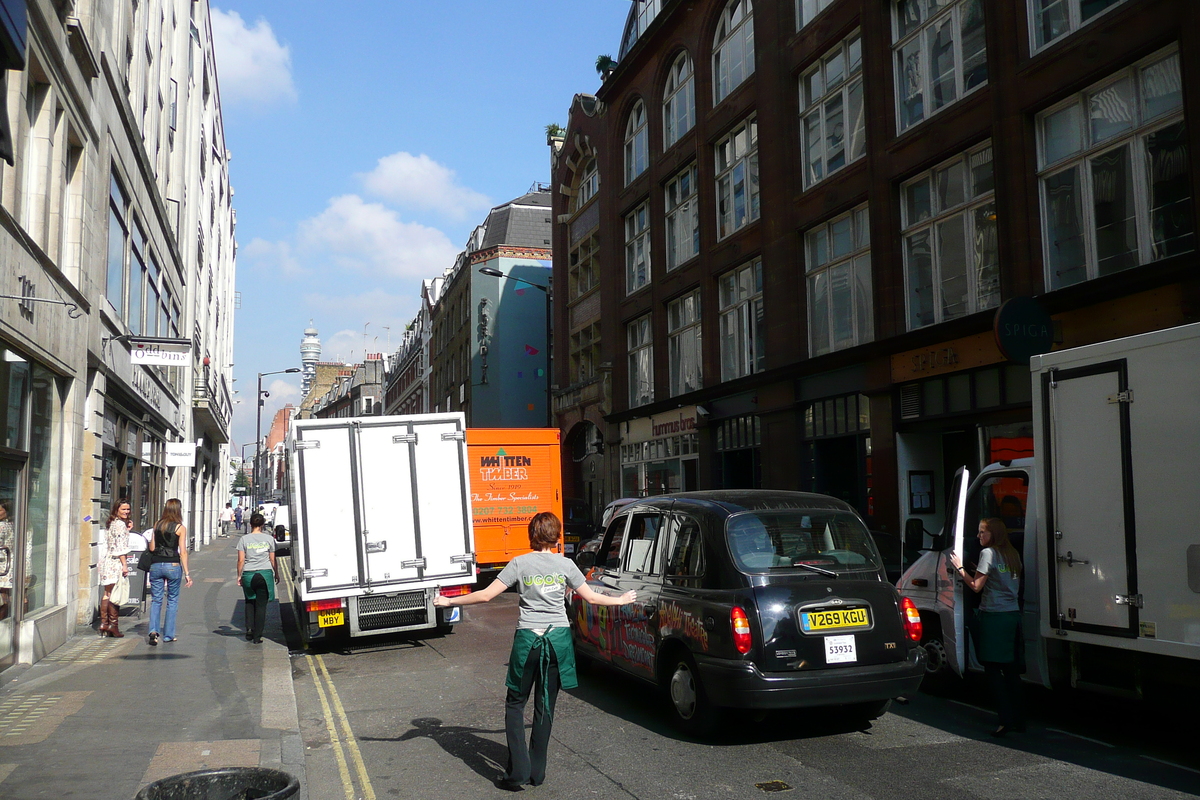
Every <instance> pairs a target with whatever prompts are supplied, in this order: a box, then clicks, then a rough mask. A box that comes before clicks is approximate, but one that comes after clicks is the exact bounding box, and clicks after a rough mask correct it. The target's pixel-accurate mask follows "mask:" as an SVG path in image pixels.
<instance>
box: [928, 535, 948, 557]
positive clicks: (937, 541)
mask: <svg viewBox="0 0 1200 800" xmlns="http://www.w3.org/2000/svg"><path fill="white" fill-rule="evenodd" d="M948 546H949V545H948V544H947V543H946V534H944V533H936V534H934V536H933V544H931V545H930V546H929V549H930V550H933V551H935V552H938V553H940V552H942V551H943V550H945V549H946V548H947V547H948Z"/></svg>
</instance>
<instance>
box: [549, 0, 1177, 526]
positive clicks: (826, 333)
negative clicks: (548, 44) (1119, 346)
mask: <svg viewBox="0 0 1200 800" xmlns="http://www.w3.org/2000/svg"><path fill="white" fill-rule="evenodd" d="M1198 23H1200V6H1198V5H1197V4H1195V3H1190V2H1185V1H1184V0H1108V2H1096V1H1089V0H1055V1H1054V2H1051V1H1050V0H1028V2H1001V1H1000V0H946V1H945V2H929V1H928V0H889V1H888V2H877V1H875V0H758V2H755V3H753V4H751V3H750V2H749V1H748V0H711V1H710V2H696V1H695V0H693V2H686V3H685V2H678V1H677V0H665V1H664V2H657V1H656V0H651V2H645V3H637V4H634V7H633V10H632V11H631V14H630V18H629V22H628V24H627V26H626V30H625V33H624V36H623V38H622V47H621V51H620V53H619V57H618V59H617V65H616V67H615V69H614V70H612V71H611V72H610V73H609V74H607V75H606V76H605V79H604V81H603V84H602V86H601V88H600V89H599V91H597V92H596V94H595V96H594V97H593V96H590V95H577V96H576V98H575V99H574V101H573V103H572V106H571V112H570V118H569V121H568V125H567V131H566V135H565V137H564V140H563V143H562V145H561V147H560V148H558V149H557V152H556V155H555V166H554V173H553V186H554V199H553V211H554V215H555V225H554V231H553V239H554V252H555V263H554V275H555V285H556V286H559V287H566V288H565V291H562V292H560V295H559V297H558V298H556V299H557V300H558V302H557V303H556V305H555V309H554V315H555V316H554V322H555V324H556V326H557V329H558V330H561V331H563V336H562V337H561V338H562V339H563V340H564V342H565V344H564V348H563V349H564V350H565V351H566V352H565V354H564V355H565V357H564V358H558V359H556V360H555V365H554V369H555V375H554V377H555V383H556V384H557V385H558V386H559V387H561V388H560V389H559V391H558V393H557V397H556V402H555V411H556V412H557V414H558V420H559V423H560V426H561V428H562V430H563V435H564V441H566V442H567V444H568V446H570V447H572V448H573V451H574V452H575V455H576V458H575V459H573V460H571V461H568V462H567V466H565V467H564V472H565V474H564V487H565V492H566V493H567V495H568V496H570V495H572V494H575V495H576V496H586V495H587V492H588V491H591V492H593V493H597V492H598V494H599V497H600V499H599V500H597V501H595V502H596V504H599V503H602V502H603V501H604V500H605V499H611V498H613V497H618V496H623V495H633V494H652V493H658V492H664V491H676V490H685V489H691V488H720V487H743V486H764V487H775V488H786V489H808V490H816V491H820V492H826V493H829V494H833V495H836V496H839V497H842V498H844V499H846V500H848V501H849V502H851V503H852V504H854V505H855V506H856V507H857V508H858V509H859V510H860V511H861V512H862V513H863V514H864V516H865V517H866V518H867V520H868V524H869V525H871V526H872V527H873V528H876V529H879V530H886V531H897V530H898V529H899V528H900V527H901V526H902V524H903V523H904V521H905V520H906V519H908V518H910V517H912V516H914V515H915V516H917V517H919V518H920V519H921V520H922V521H923V523H924V525H925V527H926V528H927V529H928V530H937V528H938V527H939V526H940V525H941V516H940V511H939V509H941V508H943V507H944V500H945V493H946V488H947V486H948V477H947V476H952V475H953V470H954V469H955V468H956V467H957V466H958V465H960V464H968V465H971V466H974V467H978V466H980V465H981V464H983V463H988V462H990V461H992V460H997V459H999V458H1011V457H1013V456H1017V455H1022V454H1028V453H1029V452H1030V449H1031V448H1032V440H1031V435H1032V434H1031V429H1030V427H1031V426H1030V421H1031V405H1030V402H1031V400H1030V398H1031V388H1030V381H1029V376H1028V369H1027V367H1025V366H1023V365H1021V364H1019V363H1015V362H1012V361H1010V360H1008V359H1007V358H1006V357H1005V355H1004V352H1003V351H1002V350H1001V349H1000V346H999V345H998V341H997V337H996V336H995V334H994V332H993V324H994V321H995V319H996V316H997V310H998V309H999V308H1000V307H1001V305H1002V304H1004V303H1005V302H1007V301H1009V300H1012V299H1014V298H1035V299H1036V302H1037V305H1038V306H1040V308H1041V309H1043V310H1044V312H1046V313H1048V314H1049V315H1050V316H1051V317H1052V318H1053V321H1054V327H1055V328H1056V329H1057V330H1058V340H1059V341H1058V343H1057V344H1056V345H1055V346H1058V347H1063V346H1065V347H1069V346H1076V345H1081V344H1086V343H1090V342H1096V341H1101V340H1105V339H1110V338H1114V337H1118V336H1124V335H1129V334H1134V333H1139V332H1144V331H1148V330H1154V329H1159V328H1165V327H1171V326H1175V325H1179V324H1182V323H1185V322H1188V321H1194V320H1196V319H1197V318H1198V317H1200V281H1198V278H1197V273H1196V256H1195V229H1196V207H1195V203H1194V201H1193V198H1194V197H1195V196H1196V192H1197V189H1198V188H1200V187H1198V185H1197V173H1196V170H1195V169H1194V167H1193V166H1192V165H1191V162H1190V156H1189V154H1190V152H1193V151H1195V150H1196V147H1197V133H1196V126H1195V125H1191V126H1189V125H1187V124H1186V122H1187V120H1188V119H1189V118H1194V117H1195V116H1196V115H1197V114H1198V113H1200V92H1197V90H1196V87H1197V86H1198V85H1200V49H1198V48H1197V44H1198V43H1197V41H1195V40H1196V39H1197V37H1198V36H1200V24H1198ZM1188 41H1191V42H1192V44H1191V45H1188V44H1187V42H1188ZM589 460H590V463H589Z"/></svg>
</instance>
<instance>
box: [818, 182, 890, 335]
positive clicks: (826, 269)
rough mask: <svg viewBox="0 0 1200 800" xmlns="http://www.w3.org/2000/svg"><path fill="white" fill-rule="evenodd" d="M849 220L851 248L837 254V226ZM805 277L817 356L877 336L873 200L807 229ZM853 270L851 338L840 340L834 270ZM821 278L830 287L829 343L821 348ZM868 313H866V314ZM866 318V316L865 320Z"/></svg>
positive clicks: (827, 312)
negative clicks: (818, 335) (821, 242)
mask: <svg viewBox="0 0 1200 800" xmlns="http://www.w3.org/2000/svg"><path fill="white" fill-rule="evenodd" d="M843 221H846V222H848V223H849V227H850V230H849V233H850V248H849V250H847V251H845V252H844V253H838V254H836V255H835V254H834V249H835V241H836V239H835V236H836V230H835V229H836V227H837V226H838V225H839V224H840V223H842V222H843ZM818 237H820V238H823V239H824V250H823V252H824V253H825V254H826V256H825V260H824V261H821V262H819V263H818V255H817V253H818V252H819V251H818V246H819V244H818ZM864 264H865V274H866V281H865V293H866V298H865V306H866V307H865V309H864V308H863V307H862V306H863V305H864V299H863V298H862V297H861V294H862V293H863V291H864V288H863V286H862V284H863V281H862V280H861V279H862V276H863V272H862V271H861V270H862V269H863V265H864ZM804 265H805V272H804V279H805V295H806V298H807V306H808V352H809V355H810V356H811V357H813V358H815V357H817V356H822V355H825V354H827V353H833V352H836V351H838V350H847V349H849V348H851V347H857V346H859V345H861V344H866V343H867V342H871V341H874V339H875V298H874V275H873V274H872V272H871V220H870V208H869V203H863V204H862V205H860V206H857V207H855V208H852V209H851V210H849V211H847V212H846V213H844V214H839V215H838V216H836V217H833V218H831V219H829V220H827V221H825V222H822V223H820V224H818V225H815V226H813V227H812V228H809V229H808V230H807V231H805V232H804ZM843 267H845V268H848V269H849V275H850V280H849V305H850V328H851V332H852V333H851V337H850V339H849V340H848V341H846V342H843V343H841V344H839V343H838V341H837V339H836V335H835V324H834V320H835V314H836V311H835V300H834V292H833V287H832V284H833V278H832V275H833V272H834V271H835V270H837V269H839V268H843ZM817 278H823V279H824V281H825V282H826V285H827V287H828V288H826V290H825V298H826V299H825V308H823V309H820V311H821V312H822V313H823V314H824V316H825V326H824V329H825V331H826V332H827V337H828V342H827V344H826V346H825V347H823V348H819V347H818V346H817V342H816V340H815V336H816V331H817V330H818V326H817V322H816V317H817V312H818V309H817V306H816V297H817V296H818V292H817V291H816V289H815V288H814V283H815V281H816V279H817ZM864 312H865V313H864ZM864 317H865V319H863V318H864Z"/></svg>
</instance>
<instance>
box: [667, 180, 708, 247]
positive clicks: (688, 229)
mask: <svg viewBox="0 0 1200 800" xmlns="http://www.w3.org/2000/svg"><path fill="white" fill-rule="evenodd" d="M699 254H700V203H699V201H698V199H697V198H696V167H695V165H693V166H690V167H688V168H687V169H685V170H684V171H683V172H681V173H679V174H678V175H676V176H675V177H674V178H673V179H672V180H671V182H670V183H668V184H667V269H668V270H672V269H675V268H676V267H678V266H679V265H680V264H682V263H683V262H685V261H687V260H688V259H690V258H693V257H695V256H697V255H699Z"/></svg>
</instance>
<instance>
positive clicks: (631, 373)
mask: <svg viewBox="0 0 1200 800" xmlns="http://www.w3.org/2000/svg"><path fill="white" fill-rule="evenodd" d="M643 337H644V338H643ZM625 345H626V354H627V356H626V359H627V360H626V363H627V365H628V370H627V372H628V374H627V379H628V382H629V407H630V408H637V407H638V406H644V405H648V404H650V403H653V402H654V320H653V318H652V316H651V315H650V314H643V315H642V316H640V317H638V318H637V319H634V320H631V321H630V322H628V323H626V324H625ZM643 353H644V354H645V356H646V364H645V367H646V369H645V377H644V379H643V378H642V376H641V374H640V373H641V371H642V370H641V369H640V368H639V367H638V365H637V363H636V359H638V358H640V357H641V356H642V355H643ZM643 383H644V384H645V385H644V386H642V384H643ZM639 389H643V390H644V393H639Z"/></svg>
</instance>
